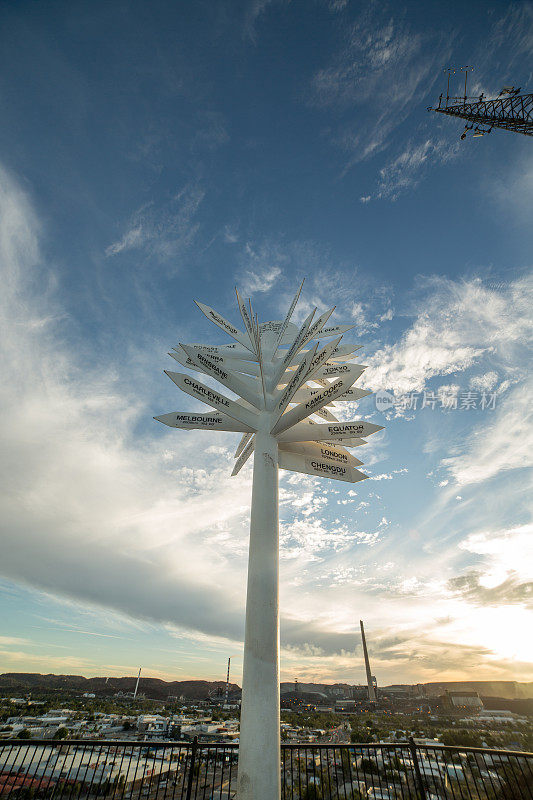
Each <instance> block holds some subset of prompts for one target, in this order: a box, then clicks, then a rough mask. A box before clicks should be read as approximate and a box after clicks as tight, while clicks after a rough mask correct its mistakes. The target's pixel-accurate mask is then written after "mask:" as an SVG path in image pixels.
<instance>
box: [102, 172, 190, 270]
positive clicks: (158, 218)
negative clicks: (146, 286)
mask: <svg viewBox="0 0 533 800" xmlns="http://www.w3.org/2000/svg"><path fill="white" fill-rule="evenodd" d="M203 198H204V191H203V190H202V189H201V188H200V187H199V186H198V185H189V186H186V187H184V188H183V189H181V191H179V192H178V193H177V194H176V195H174V196H173V197H172V198H171V199H170V200H169V202H168V203H167V204H166V205H164V206H161V205H157V204H156V203H154V202H151V203H148V204H147V205H145V206H143V207H142V208H140V209H138V210H137V211H136V212H135V213H134V214H133V216H132V218H131V220H130V222H129V223H128V226H127V229H126V231H125V233H124V234H123V235H122V236H121V237H120V238H119V239H117V241H115V242H112V243H111V244H110V245H109V246H108V247H107V248H106V250H105V255H106V256H107V257H108V258H111V257H114V256H117V255H119V254H121V253H126V252H130V251H133V250H137V251H141V252H143V253H144V254H146V255H147V256H149V257H150V258H155V259H157V260H158V261H159V262H162V263H167V264H168V263H169V262H170V261H179V258H180V257H181V256H183V255H184V254H185V253H186V252H187V251H188V250H189V249H190V248H191V247H192V245H193V244H194V242H195V240H196V237H197V234H198V231H199V230H200V223H199V222H198V221H197V220H196V215H197V212H198V209H199V207H200V205H201V203H202V200H203ZM179 267H180V264H179V263H176V264H175V265H174V267H173V269H175V270H176V271H178V270H179Z"/></svg>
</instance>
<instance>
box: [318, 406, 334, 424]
mask: <svg viewBox="0 0 533 800" xmlns="http://www.w3.org/2000/svg"><path fill="white" fill-rule="evenodd" d="M313 414H316V416H317V417H321V419H325V420H326V422H338V421H339V420H338V419H337V417H336V416H335V414H332V413H331V411H330V410H329V408H326V406H322V408H317V410H316V411H313Z"/></svg>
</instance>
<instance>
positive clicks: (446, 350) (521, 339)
mask: <svg viewBox="0 0 533 800" xmlns="http://www.w3.org/2000/svg"><path fill="white" fill-rule="evenodd" d="M420 288H421V290H422V299H421V300H420V302H419V303H418V304H417V306H418V308H417V310H416V316H415V320H414V322H413V324H412V325H411V326H410V327H409V328H408V329H407V330H406V332H405V333H404V334H403V336H402V337H401V339H400V340H399V341H398V342H397V343H396V344H394V345H387V346H386V347H384V348H381V349H380V350H378V351H377V352H376V353H375V354H374V355H373V356H372V357H371V358H370V359H367V363H368V364H369V368H368V370H367V371H366V372H365V374H364V376H363V378H362V379H361V383H362V384H365V385H368V386H370V387H372V388H373V389H378V388H383V389H392V390H393V391H395V392H397V393H398V394H404V393H406V392H412V391H417V392H419V391H422V390H423V389H424V388H425V387H426V385H427V383H428V381H429V380H430V379H431V378H433V377H435V376H438V375H451V374H454V373H458V372H464V371H466V370H467V369H469V368H470V367H472V366H473V365H474V364H478V363H481V360H482V357H483V356H484V355H488V354H490V356H491V360H492V365H493V366H495V365H496V364H497V365H498V366H499V367H501V371H502V372H503V373H504V374H505V376H506V377H508V378H512V379H513V380H519V379H522V378H523V374H524V373H523V371H522V368H521V366H520V365H519V364H520V363H521V360H523V359H524V357H525V353H524V352H523V349H524V343H525V342H526V341H528V339H529V337H530V336H531V327H532V321H531V315H530V308H531V305H530V304H531V293H532V282H531V278H529V277H525V278H521V279H518V280H516V281H515V282H513V283H511V284H509V285H507V286H505V287H503V288H502V289H500V290H498V289H491V288H489V286H488V285H486V284H485V283H483V281H481V279H479V278H474V279H471V280H467V281H457V282H456V281H451V280H448V279H444V278H436V277H435V278H431V279H428V280H425V281H424V282H422V281H421V286H420Z"/></svg>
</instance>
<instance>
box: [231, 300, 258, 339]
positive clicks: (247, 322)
mask: <svg viewBox="0 0 533 800" xmlns="http://www.w3.org/2000/svg"><path fill="white" fill-rule="evenodd" d="M235 294H236V295H237V305H238V306H239V311H240V312H241V317H242V321H243V322H244V327H245V328H246V333H247V334H248V338H249V339H250V341H251V342H253V340H254V324H253V322H252V320H251V319H250V314H249V313H248V309H247V308H246V303H245V302H244V300H243V299H242V297H241V296H240V294H239V292H238V289H237V287H235Z"/></svg>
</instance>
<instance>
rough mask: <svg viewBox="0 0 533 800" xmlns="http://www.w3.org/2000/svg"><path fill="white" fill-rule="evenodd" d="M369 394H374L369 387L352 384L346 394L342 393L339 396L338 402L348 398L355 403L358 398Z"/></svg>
mask: <svg viewBox="0 0 533 800" xmlns="http://www.w3.org/2000/svg"><path fill="white" fill-rule="evenodd" d="M369 394H372V392H370V391H368V390H367V389H357V388H355V387H354V386H352V387H351V388H350V389H348V390H347V391H346V392H345V393H344V394H341V396H340V397H337V402H339V401H341V400H347V401H349V402H352V403H354V402H355V401H356V400H361V399H362V398H363V397H368V395H369Z"/></svg>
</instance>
